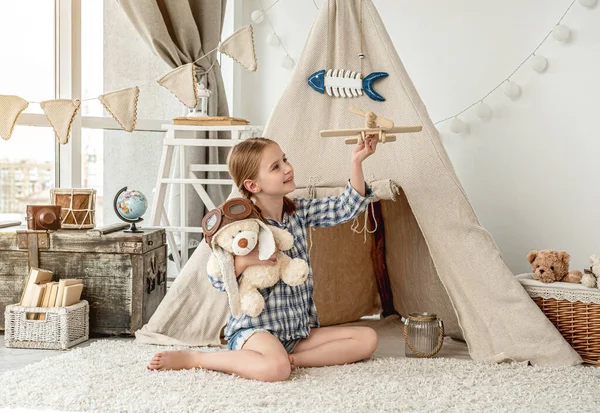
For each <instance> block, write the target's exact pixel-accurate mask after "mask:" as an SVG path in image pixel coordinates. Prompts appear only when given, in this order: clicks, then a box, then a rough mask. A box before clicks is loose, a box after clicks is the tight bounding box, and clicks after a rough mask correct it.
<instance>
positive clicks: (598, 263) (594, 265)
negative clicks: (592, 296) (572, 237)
mask: <svg viewBox="0 0 600 413" xmlns="http://www.w3.org/2000/svg"><path fill="white" fill-rule="evenodd" d="M585 276H588V277H590V278H592V279H593V280H592V281H591V282H590V284H593V285H590V287H598V288H600V285H599V283H598V277H600V257H599V256H597V255H591V256H590V269H589V270H588V269H585V270H584V277H585Z"/></svg>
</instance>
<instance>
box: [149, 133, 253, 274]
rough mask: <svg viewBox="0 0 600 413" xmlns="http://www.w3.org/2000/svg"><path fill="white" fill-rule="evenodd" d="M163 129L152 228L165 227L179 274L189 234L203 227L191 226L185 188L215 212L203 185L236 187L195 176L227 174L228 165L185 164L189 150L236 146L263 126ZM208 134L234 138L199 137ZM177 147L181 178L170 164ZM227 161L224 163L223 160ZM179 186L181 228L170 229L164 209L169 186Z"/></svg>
mask: <svg viewBox="0 0 600 413" xmlns="http://www.w3.org/2000/svg"><path fill="white" fill-rule="evenodd" d="M162 129H164V130H166V134H165V138H164V142H163V151H162V156H161V159H160V167H159V170H158V176H157V178H156V187H155V190H154V197H153V201H152V211H151V215H150V221H151V225H152V226H153V227H163V228H165V230H166V232H167V242H168V245H169V248H170V249H171V253H172V254H173V260H174V262H175V266H176V268H177V272H178V273H179V272H180V271H181V268H183V266H184V265H185V263H186V262H187V260H188V259H189V257H188V244H189V234H190V233H202V227H190V226H188V219H187V214H188V199H187V196H186V190H185V189H186V185H192V186H193V187H194V189H195V190H196V192H197V193H198V196H199V197H200V199H201V200H202V202H203V203H204V205H206V207H207V208H208V209H213V208H214V207H215V204H214V202H213V200H212V199H211V198H210V196H209V195H208V193H207V192H206V189H205V187H204V185H233V181H232V180H231V179H199V178H197V177H196V172H228V170H227V165H226V164H225V163H223V164H218V165H214V164H212V165H208V164H189V165H188V164H187V163H186V156H185V152H186V147H188V146H190V147H193V146H205V147H233V146H235V145H236V144H238V143H239V142H241V141H242V140H243V139H247V138H250V137H254V136H258V135H259V134H260V133H261V132H262V129H263V128H262V127H261V126H253V125H243V126H238V125H222V126H188V125H172V124H166V125H162ZM209 131H230V132H231V139H204V138H199V137H198V135H200V132H209ZM175 148H177V150H178V155H179V168H177V167H175V168H174V171H173V172H174V173H173V175H175V172H176V171H177V169H178V170H179V173H178V175H179V177H177V178H176V177H174V176H173V177H172V176H171V163H172V160H173V151H174V149H175ZM223 162H225V160H223ZM168 184H176V185H179V188H180V199H179V208H180V225H179V226H176V227H175V226H171V224H170V222H169V218H168V214H167V210H166V208H165V205H164V203H165V198H166V194H167V185H168ZM174 233H179V234H180V239H181V254H180V253H179V251H178V248H177V245H176V242H175V236H174Z"/></svg>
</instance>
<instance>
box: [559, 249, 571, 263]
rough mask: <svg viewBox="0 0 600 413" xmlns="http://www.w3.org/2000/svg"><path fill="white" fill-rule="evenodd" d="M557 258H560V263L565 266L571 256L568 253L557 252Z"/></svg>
mask: <svg viewBox="0 0 600 413" xmlns="http://www.w3.org/2000/svg"><path fill="white" fill-rule="evenodd" d="M558 258H560V260H561V261H562V262H564V263H565V264H568V263H569V261H570V260H571V256H570V255H569V253H568V252H567V251H559V253H558Z"/></svg>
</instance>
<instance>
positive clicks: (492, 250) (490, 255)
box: [136, 0, 582, 365]
mask: <svg viewBox="0 0 600 413" xmlns="http://www.w3.org/2000/svg"><path fill="white" fill-rule="evenodd" d="M328 3H329V4H328V5H327V6H326V7H321V10H320V12H319V14H318V16H317V19H316V21H315V23H314V25H313V27H312V29H311V31H310V34H309V36H308V39H307V42H306V44H305V47H304V50H303V52H302V54H301V56H300V58H299V59H298V63H297V65H296V68H295V71H294V73H293V75H292V77H291V80H290V82H289V85H288V87H287V89H286V90H285V92H284V94H283V96H282V97H281V99H280V100H279V102H278V103H277V105H276V107H275V108H274V110H273V112H272V114H271V117H270V118H269V121H268V123H267V126H266V129H265V136H266V137H268V138H271V139H273V140H275V141H277V142H278V143H279V144H280V146H281V147H282V148H283V150H284V151H285V152H286V154H287V155H288V158H289V160H290V161H291V163H292V164H293V165H294V167H295V179H296V184H297V186H298V187H299V188H305V189H308V190H309V193H314V192H315V189H316V190H317V191H318V190H319V189H320V190H325V191H328V190H332V188H341V187H343V186H344V185H345V183H346V181H347V179H348V177H349V174H350V162H349V160H350V156H351V152H352V146H351V145H345V144H344V142H343V139H344V138H321V137H320V136H319V131H320V130H324V129H338V128H339V129H347V128H356V127H362V126H363V124H364V119H363V118H361V117H359V116H357V115H355V114H353V113H351V112H350V111H348V106H350V105H353V106H357V107H359V108H360V109H362V110H364V111H373V112H376V113H377V114H378V115H381V116H384V117H386V118H388V119H391V120H393V121H394V122H395V124H396V125H422V127H423V130H422V131H421V132H418V133H411V134H402V135H398V139H397V141H396V142H394V143H386V144H383V145H379V146H378V149H377V153H376V154H375V155H373V156H371V157H369V158H368V159H367V160H366V161H365V163H364V171H365V177H366V179H367V181H369V182H370V183H373V182H380V181H383V182H386V181H387V182H391V183H393V185H389V186H390V187H392V188H393V187H397V188H399V190H398V191H397V194H396V195H394V196H387V197H381V198H379V199H381V200H382V201H381V206H382V208H381V210H382V216H383V222H382V224H383V225H384V227H385V242H386V248H385V264H386V266H387V271H388V274H389V278H390V283H391V288H392V291H393V301H394V307H395V309H396V310H397V311H398V312H400V313H401V314H403V315H407V314H408V312H411V311H432V312H438V316H440V318H441V319H442V320H444V322H445V324H446V325H447V327H448V329H450V330H454V332H453V334H454V335H462V336H463V337H464V339H465V341H466V343H467V345H468V348H469V354H470V356H471V358H472V359H474V360H479V361H488V362H503V361H518V362H523V361H529V362H530V363H532V364H536V365H538V364H539V365H576V364H580V363H581V362H582V360H581V357H580V356H579V355H578V354H577V353H576V352H575V351H574V350H573V349H572V348H571V346H570V345H569V344H568V343H567V341H566V340H565V339H564V338H563V337H562V336H561V335H560V333H559V332H558V330H556V328H555V327H554V326H553V325H552V323H551V322H550V321H549V320H548V319H547V318H546V317H545V316H544V314H543V313H542V312H541V311H540V310H539V308H538V307H537V305H536V304H535V303H534V302H533V301H532V300H531V298H530V297H529V295H528V294H527V292H526V291H525V289H524V288H523V287H522V286H521V284H520V283H519V282H518V280H517V279H516V278H515V277H514V275H513V274H512V273H511V271H510V270H509V269H508V267H507V266H506V264H505V263H504V261H503V260H502V257H501V254H500V251H499V249H498V247H497V245H496V244H495V242H494V240H493V238H492V237H491V235H490V234H489V233H488V232H487V231H486V230H485V229H484V228H482V226H481V225H480V223H479V221H478V219H477V217H476V214H475V212H474V210H473V208H472V207H471V205H470V203H469V200H468V198H467V195H466V193H465V191H464V189H463V187H462V186H461V184H460V182H459V180H458V177H457V175H456V173H455V171H454V169H453V167H452V164H451V162H450V160H449V158H448V155H447V153H446V151H445V149H444V147H443V145H442V142H441V140H440V137H439V134H438V131H437V130H436V129H435V127H434V125H433V123H432V122H431V120H430V118H429V116H428V113H427V109H426V107H425V105H424V103H423V102H422V100H421V98H420V97H419V95H418V93H417V91H416V90H415V87H414V85H413V84H412V82H411V80H410V78H409V76H408V74H407V72H406V70H405V68H404V66H403V64H402V62H401V60H400V57H399V56H398V53H397V52H396V50H395V48H394V46H393V43H392V41H391V39H390V38H389V35H388V33H387V31H386V30H385V27H384V25H383V22H382V21H381V18H380V16H379V14H378V13H377V11H376V9H375V7H374V5H373V3H372V2H371V1H370V0H331V1H329V2H328ZM361 3H362V6H361ZM361 7H362V12H361ZM361 14H362V21H363V24H362V36H363V44H364V47H363V50H362V52H363V53H364V54H365V59H364V60H363V62H362V66H363V67H362V69H361V62H360V60H359V59H358V54H359V52H361V50H359V48H360V46H359V45H360V44H361V42H360V36H361V24H360V22H361ZM327 51H328V52H329V55H327ZM328 65H330V66H328ZM330 68H331V69H344V70H352V71H357V72H361V73H362V74H363V76H366V75H368V74H369V73H372V72H382V71H383V72H387V73H388V74H389V76H388V77H386V78H384V79H382V80H379V81H378V82H377V83H375V90H376V91H377V92H378V93H380V94H381V95H382V96H384V98H385V101H383V102H377V101H374V100H371V99H369V98H368V97H367V96H364V95H363V96H361V97H357V98H353V99H345V98H336V97H330V96H328V95H327V94H320V93H318V92H316V91H315V90H313V89H312V88H311V87H310V86H309V85H308V83H307V79H308V77H309V76H310V75H311V74H312V73H315V72H316V71H319V70H323V69H325V70H328V69H330ZM231 196H233V193H232V195H231ZM360 219H362V217H361V218H360ZM340 230H341V228H335V227H334V228H329V229H323V231H322V232H321V229H319V230H318V231H315V233H313V234H311V235H312V237H313V241H314V245H313V247H312V249H313V250H312V253H311V254H314V255H311V260H313V272H314V274H315V301H316V302H317V311H318V312H319V317H320V318H321V317H322V318H325V319H327V318H330V319H331V320H333V321H334V322H338V321H339V322H343V319H345V318H347V317H348V316H352V317H357V316H359V315H360V316H362V315H366V314H363V313H366V312H369V311H372V310H373V308H374V307H377V306H378V305H379V304H378V303H377V297H376V296H375V294H374V290H373V286H372V285H371V286H369V285H367V284H366V283H357V285H354V284H353V282H354V281H353V280H355V279H360V277H358V278H352V280H349V278H348V277H349V276H348V269H349V268H348V267H349V266H347V265H345V263H344V260H348V259H349V258H348V257H349V255H348V254H346V253H345V252H344V247H345V244H346V243H345V242H343V241H346V239H345V238H342V237H344V235H343V234H341V233H340V232H339V231H340ZM346 233H347V234H353V233H352V232H351V231H349V230H347V231H346ZM315 235H316V236H315ZM354 235H357V234H354ZM360 236H361V235H359V237H360ZM348 238H350V236H349V235H348ZM368 241H369V240H368ZM352 245H353V246H354V248H355V249H356V248H358V244H352ZM362 245H364V247H363V248H364V249H363V250H361V252H360V254H361V257H363V259H362V261H361V262H363V264H365V265H363V266H360V267H357V268H354V270H355V272H357V273H359V274H361V273H362V274H363V275H364V277H363V278H364V279H367V278H368V277H369V276H370V274H368V273H366V272H365V273H363V272H362V270H363V269H364V270H365V271H367V270H366V269H367V268H368V267H369V264H370V263H369V260H368V257H367V255H368V254H365V253H364V251H365V250H366V249H368V248H369V243H368V242H367V243H366V244H365V243H363V244H362ZM208 254H209V250H208V247H207V246H206V244H204V243H202V244H201V245H200V247H199V248H198V250H197V251H196V252H195V253H194V255H193V256H192V257H191V260H190V262H189V263H188V265H187V266H186V267H185V268H184V269H183V271H182V273H181V275H180V276H179V277H177V280H176V281H175V283H174V284H173V286H172V288H171V289H170V291H169V293H168V294H167V296H166V297H165V299H164V300H163V303H161V306H160V307H159V308H158V310H157V312H156V314H155V315H154V316H153V317H152V319H151V320H150V322H149V323H148V325H146V326H144V328H143V329H142V330H140V331H139V332H138V333H136V336H137V337H138V340H140V341H146V342H154V343H159V344H161V343H165V344H171V343H169V342H168V341H169V340H171V339H176V340H177V341H178V342H182V343H185V344H196V345H199V344H211V343H212V344H218V342H219V337H218V335H217V334H216V330H217V328H218V326H219V325H223V324H224V322H225V321H226V317H227V308H226V299H225V297H224V296H223V297H218V296H215V295H214V293H213V292H212V290H211V288H212V287H211V286H210V284H209V282H208V280H206V271H205V266H206V261H207V259H208ZM319 254H326V255H327V256H328V257H330V258H329V260H328V261H333V260H332V259H331V257H337V258H336V260H337V262H338V264H339V265H338V266H337V267H336V266H335V265H333V266H332V265H330V264H329V265H330V266H329V267H327V268H326V271H322V268H325V267H324V265H327V264H323V261H325V260H319V259H318V255H319ZM313 256H314V259H313V258H312V257H313ZM350 269H352V268H350ZM319 279H326V280H327V283H330V285H332V286H333V287H331V288H330V287H324V288H330V291H334V292H335V293H334V294H332V295H331V296H328V297H327V305H328V309H327V307H323V305H321V307H319V302H318V301H317V295H318V294H319V288H320V285H319ZM365 296H368V297H371V301H369V300H365V301H363V302H362V303H361V306H362V308H360V309H359V311H357V312H356V313H355V314H350V310H352V309H353V306H351V305H348V302H349V301H350V299H349V297H365ZM374 296H375V297H374ZM351 299H354V298H351ZM323 313H325V314H323Z"/></svg>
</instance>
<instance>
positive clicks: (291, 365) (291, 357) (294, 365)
mask: <svg viewBox="0 0 600 413" xmlns="http://www.w3.org/2000/svg"><path fill="white" fill-rule="evenodd" d="M288 359H290V368H291V369H292V370H294V369H295V368H296V364H295V363H294V356H293V355H291V354H288Z"/></svg>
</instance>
